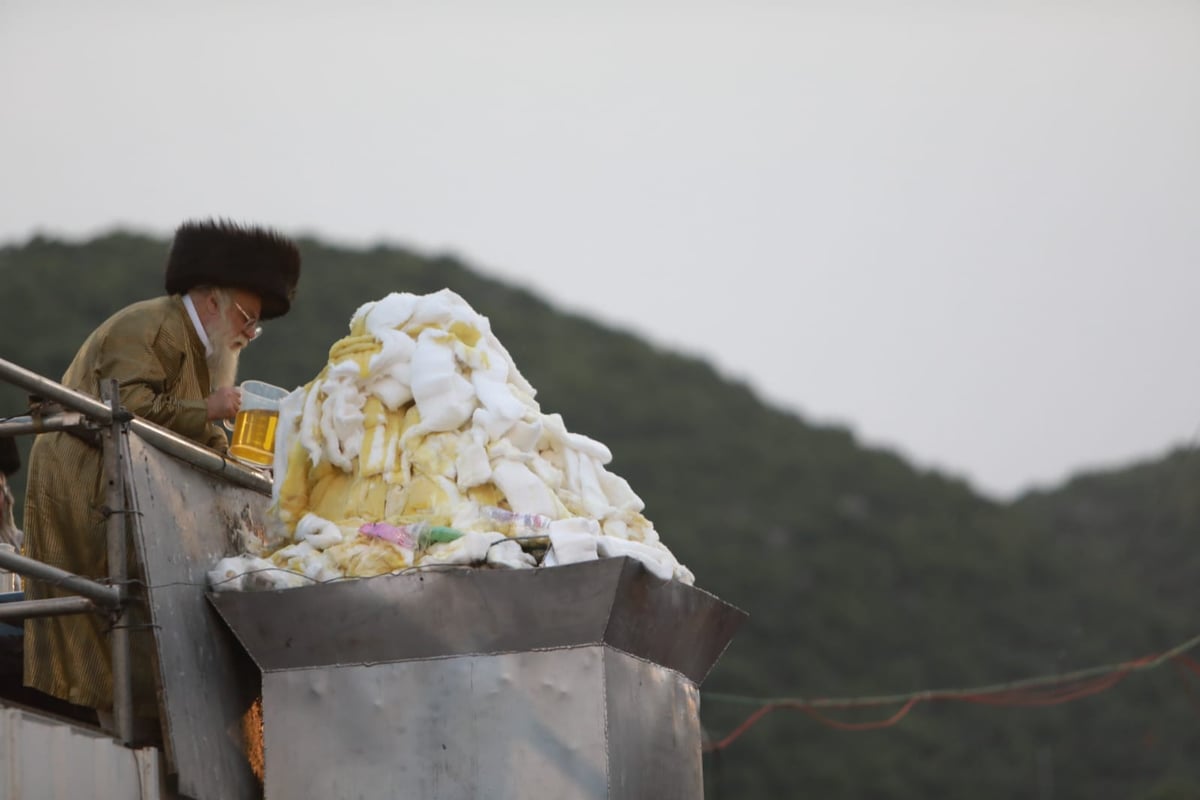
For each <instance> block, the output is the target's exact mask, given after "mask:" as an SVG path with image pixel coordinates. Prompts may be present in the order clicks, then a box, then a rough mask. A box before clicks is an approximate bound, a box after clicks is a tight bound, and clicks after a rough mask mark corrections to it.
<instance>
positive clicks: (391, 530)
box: [358, 522, 417, 550]
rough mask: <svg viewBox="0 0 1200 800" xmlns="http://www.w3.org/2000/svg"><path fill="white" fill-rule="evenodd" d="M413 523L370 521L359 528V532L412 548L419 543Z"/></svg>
mask: <svg viewBox="0 0 1200 800" xmlns="http://www.w3.org/2000/svg"><path fill="white" fill-rule="evenodd" d="M412 528H413V526H411V525H400V526H396V525H389V524H387V523H386V522H368V523H367V524H365V525H363V526H362V527H361V528H359V529H358V532H359V533H365V534H366V535H367V536H374V537H375V538H376V539H383V540H384V541H386V542H391V543H392V544H396V545H399V546H401V547H403V548H405V549H407V550H412V549H414V548H415V547H416V545H417V537H416V535H415V533H414V532H413V530H412Z"/></svg>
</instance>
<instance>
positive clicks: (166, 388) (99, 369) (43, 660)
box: [25, 295, 227, 716]
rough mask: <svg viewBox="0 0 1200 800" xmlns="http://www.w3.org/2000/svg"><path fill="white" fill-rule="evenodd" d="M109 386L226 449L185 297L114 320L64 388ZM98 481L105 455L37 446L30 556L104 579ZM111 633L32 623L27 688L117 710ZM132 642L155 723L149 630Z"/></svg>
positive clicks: (55, 622) (41, 591) (43, 439)
mask: <svg viewBox="0 0 1200 800" xmlns="http://www.w3.org/2000/svg"><path fill="white" fill-rule="evenodd" d="M113 378H115V379H116V380H117V381H118V382H119V386H120V394H121V404H122V405H123V406H124V407H125V408H126V409H128V410H129V411H132V412H133V413H134V414H137V415H138V416H139V417H143V418H145V419H147V420H149V421H151V422H154V423H157V424H159V425H162V426H164V427H167V428H170V429H171V430H173V431H175V432H176V433H178V434H180V435H182V436H186V437H187V438H189V439H192V440H194V441H196V442H198V443H200V444H203V445H206V446H208V447H212V448H216V449H219V450H225V449H226V447H227V439H226V437H225V433H224V432H223V431H222V430H221V428H219V427H217V426H216V425H214V424H212V423H210V422H208V420H207V419H206V417H207V414H206V410H205V397H207V396H208V394H209V393H210V391H211V388H210V386H209V375H208V364H207V362H206V361H205V356H204V344H203V342H201V340H200V337H199V335H198V334H197V333H196V329H195V327H194V326H193V325H192V322H191V319H190V318H189V316H188V313H187V309H186V308H185V307H184V305H183V300H182V298H180V297H179V296H177V295H176V296H171V297H159V298H156V299H154V300H145V301H142V302H140V303H135V304H133V305H131V306H128V307H126V308H124V309H122V310H121V311H118V312H117V313H116V314H115V315H113V316H112V317H110V318H109V319H108V320H107V321H106V322H104V324H102V325H101V326H100V327H99V328H97V329H96V330H95V331H94V332H93V333H92V335H91V336H89V337H88V339H87V341H85V342H84V343H83V346H82V347H81V348H80V350H79V352H78V353H77V354H76V356H75V359H74V361H72V362H71V366H70V367H68V368H67V372H66V374H65V375H64V376H63V379H62V383H63V384H64V385H66V386H68V387H70V388H72V389H76V390H78V391H81V392H84V393H86V394H89V395H92V396H93V397H97V398H98V397H100V386H101V384H102V383H103V382H106V381H108V380H111V379H113ZM102 473H103V470H102V458H101V451H100V450H99V448H96V447H94V446H92V445H91V444H88V443H87V442H85V441H83V440H82V439H78V438H75V437H74V436H72V435H70V434H67V433H44V434H41V435H39V436H38V437H37V439H36V440H35V441H34V444H33V449H32V450H31V451H30V455H29V475H28V480H27V484H26V493H25V554H26V555H27V556H29V557H31V558H36V559H37V560H39V561H43V562H45V563H47V564H52V565H54V566H56V567H59V568H61V569H65V570H67V571H69V572H73V573H76V574H78V575H84V576H87V577H90V578H93V579H100V580H103V579H106V578H107V577H108V544H107V521H106V519H105V517H104V515H103V513H102V511H101V509H102V508H103V506H104V505H105V486H104V483H105V482H104V476H103V474H102ZM161 534H162V535H170V534H171V531H162V532H161ZM131 552H132V551H131ZM132 574H133V573H131V576H132ZM25 587H26V588H25V592H26V595H27V596H28V597H29V599H34V600H36V599H42V598H48V597H70V596H71V595H70V594H69V593H67V592H62V591H60V590H57V589H55V588H53V587H51V586H49V585H47V584H45V583H43V582H41V581H36V580H28V581H27V582H26V584H25ZM134 610H135V613H134V614H133V615H132V616H133V617H134V619H135V620H136V621H137V622H140V623H141V624H142V625H143V626H144V624H145V622H147V620H146V615H145V613H144V612H141V613H136V612H137V607H136V606H135V609H134ZM109 625H110V622H109V620H108V619H107V618H106V617H103V616H101V615H98V614H75V615H71V616H63V617H45V618H40V619H29V620H26V621H25V684H26V685H27V686H32V687H34V688H35V689H38V690H40V691H43V692H46V693H48V694H52V695H54V696H56V697H60V698H62V699H63V700H67V701H68V702H71V703H76V704H78V705H84V706H90V707H91V708H96V709H105V710H107V709H111V708H112V665H111V652H112V651H111V644H110V638H109V635H108V629H109ZM131 643H132V648H133V659H134V702H135V706H136V707H135V714H137V715H138V716H156V715H157V708H156V706H157V703H156V698H155V693H154V686H155V683H154V680H153V677H152V675H153V672H152V671H151V669H150V667H151V665H152V662H151V660H150V659H151V658H152V653H153V643H152V640H151V638H150V633H149V630H148V628H145V627H138V626H136V625H135V626H134V627H133V628H132V629H131Z"/></svg>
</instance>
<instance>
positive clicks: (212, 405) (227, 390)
mask: <svg viewBox="0 0 1200 800" xmlns="http://www.w3.org/2000/svg"><path fill="white" fill-rule="evenodd" d="M204 404H205V406H206V407H207V409H208V419H209V421H212V420H218V419H233V418H234V417H236V416H237V412H238V409H239V408H241V407H242V390H241V389H239V388H237V387H236V386H222V387H221V388H220V389H217V390H216V391H215V392H213V393H212V394H210V395H209V396H208V397H207V398H206V399H205V400H204Z"/></svg>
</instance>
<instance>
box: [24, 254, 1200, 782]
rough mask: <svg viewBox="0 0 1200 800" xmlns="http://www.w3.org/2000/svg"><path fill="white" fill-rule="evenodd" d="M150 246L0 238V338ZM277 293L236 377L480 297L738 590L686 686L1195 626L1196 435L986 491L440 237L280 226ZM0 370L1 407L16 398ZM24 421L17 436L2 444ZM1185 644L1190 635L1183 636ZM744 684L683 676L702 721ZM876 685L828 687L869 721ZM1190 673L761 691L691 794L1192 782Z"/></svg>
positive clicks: (1046, 655) (273, 376)
mask: <svg viewBox="0 0 1200 800" xmlns="http://www.w3.org/2000/svg"><path fill="white" fill-rule="evenodd" d="M167 246H168V245H167V243H166V242H164V241H158V240H154V239H149V238H145V237H140V236H134V235H128V234H114V235H109V236H105V237H102V238H98V239H95V240H93V241H90V242H87V243H83V244H68V243H62V242H56V241H49V240H45V239H34V240H31V241H29V242H27V243H24V244H21V245H14V246H9V247H7V248H2V249H0V279H3V281H4V286H5V293H4V298H5V310H4V314H3V316H2V317H0V342H3V345H0V354H2V355H3V357H4V358H7V359H9V360H12V361H15V362H17V363H19V364H21V365H22V366H25V367H27V368H29V369H32V370H34V371H37V372H39V373H42V374H44V375H48V376H50V377H54V378H57V377H58V376H59V375H61V373H62V372H63V370H64V369H65V367H66V365H67V363H68V361H69V360H70V358H71V356H72V355H73V353H74V350H75V348H76V347H77V345H78V344H79V343H80V342H81V341H82V340H83V338H84V337H85V336H86V334H87V332H88V331H90V330H91V329H92V327H94V326H95V325H96V324H97V323H99V322H100V321H101V320H103V319H104V318H105V317H106V316H107V315H108V314H110V313H111V312H112V311H114V310H116V309H117V308H119V307H120V306H122V305H124V304H125V303H127V302H130V301H132V300H136V299H141V298H144V297H149V296H153V295H155V294H158V293H159V292H160V291H161V286H162V279H161V274H162V265H163V261H164V259H165V256H166V252H167ZM302 250H303V254H304V271H303V275H302V278H301V283H300V291H299V295H298V297H297V300H296V303H295V306H294V310H293V312H292V313H291V314H290V315H289V316H287V317H285V318H283V319H281V320H278V321H276V322H273V323H271V324H270V325H269V326H268V328H267V332H266V334H265V335H264V336H263V338H262V340H261V341H259V342H256V343H255V344H254V345H253V346H252V347H251V348H249V349H248V350H247V353H246V355H245V357H244V358H243V359H242V374H243V376H244V377H256V378H261V379H263V380H267V381H271V382H273V383H277V384H281V385H285V386H295V385H299V384H301V383H304V382H306V381H307V380H308V379H309V378H311V377H312V376H313V375H315V374H316V372H317V371H318V370H319V369H320V368H321V367H322V365H323V364H324V363H325V360H326V351H327V349H328V347H329V346H330V345H331V344H332V343H333V342H334V341H336V340H337V339H338V338H340V337H341V336H342V335H344V333H345V331H346V324H347V321H348V320H349V318H350V315H351V314H352V313H353V311H354V310H355V309H356V308H357V307H358V306H359V305H361V304H362V303H363V302H366V301H368V300H373V299H377V298H379V297H382V296H383V295H384V294H386V293H388V292H390V291H409V292H416V293H423V292H429V291H435V290H437V289H441V288H443V287H449V288H451V289H453V290H454V291H456V292H458V293H459V294H461V295H462V296H463V297H464V298H466V300H467V301H468V302H469V303H471V305H472V306H474V307H475V308H476V309H477V310H478V311H480V312H481V313H483V314H485V315H487V316H488V317H489V318H490V319H491V322H492V327H493V329H494V330H495V332H496V334H497V335H498V336H499V337H500V339H501V341H502V342H504V343H505V345H506V346H507V347H508V349H509V351H510V352H511V353H512V355H513V357H514V359H515V360H516V362H517V364H518V366H519V367H520V368H521V371H522V372H523V373H524V374H525V376H526V377H527V378H529V380H530V382H531V383H532V384H533V385H534V386H536V387H537V388H538V400H539V402H540V403H541V406H542V409H543V410H544V411H546V412H560V413H562V415H563V417H564V419H565V420H566V423H567V426H568V427H569V428H570V429H571V430H574V431H579V432H581V433H586V434H588V435H589V436H592V437H594V438H596V439H599V440H600V441H602V442H604V443H606V444H607V445H609V447H610V448H611V449H612V451H613V453H614V462H613V464H612V465H611V469H612V470H613V471H614V472H616V473H617V474H620V475H622V476H624V477H626V478H627V479H628V480H629V482H630V484H631V485H632V486H633V487H634V489H635V490H636V491H637V492H638V493H639V494H640V495H641V496H642V497H643V499H645V501H646V504H647V508H646V514H647V516H648V517H649V518H650V519H652V520H654V522H655V524H656V527H657V528H658V530H659V532H660V533H661V534H662V537H663V540H664V541H665V542H666V543H667V545H668V546H669V547H670V548H671V549H672V551H673V552H674V553H675V554H676V555H677V556H678V557H679V559H680V560H681V561H682V562H684V563H686V564H688V565H689V566H690V567H691V568H692V569H693V571H694V572H695V574H696V578H697V585H698V586H700V587H702V588H705V589H707V590H709V591H712V592H713V593H715V594H717V595H718V596H720V597H722V598H723V599H725V600H727V601H729V602H731V603H734V604H735V605H738V606H740V607H742V608H744V609H746V610H747V611H749V612H750V614H751V617H750V620H749V622H748V623H747V625H746V626H745V628H744V629H743V630H742V632H741V633H740V634H739V636H738V637H737V638H736V639H735V640H734V643H733V645H732V646H731V647H730V649H729V650H728V651H727V652H726V654H725V656H724V658H723V659H722V661H721V662H720V663H719V664H718V666H717V668H716V670H714V672H713V674H712V675H711V676H710V678H709V680H708V681H707V682H706V683H705V685H704V687H703V690H704V692H705V693H720V694H723V695H727V694H732V695H740V696H748V697H780V696H791V697H801V696H802V697H806V698H817V697H849V696H859V695H877V694H891V693H903V692H909V691H914V690H919V689H933V688H955V687H972V686H979V685H985V684H992V683H998V682H1004V681H1010V680H1015V679H1019V678H1025V677H1029V676H1035V675H1044V674H1049V673H1057V672H1062V671H1069V670H1075V669H1079V668H1084V667H1091V666H1094V665H1098V664H1108V663H1113V662H1120V661H1124V660H1126V659H1130V658H1133V657H1137V656H1142V655H1145V654H1148V653H1153V652H1158V651H1162V650H1165V649H1166V648H1168V647H1170V646H1172V645H1175V644H1177V643H1179V642H1181V641H1184V640H1186V639H1188V638H1190V637H1191V636H1193V635H1195V634H1197V633H1200V619H1198V618H1196V617H1195V615H1193V614H1192V613H1191V609H1192V607H1193V606H1195V605H1197V600H1198V599H1200V597H1198V595H1200V588H1198V584H1197V576H1198V574H1200V573H1198V571H1197V567H1200V563H1198V561H1200V556H1197V553H1196V550H1195V548H1194V542H1195V539H1196V534H1197V532H1198V531H1200V456H1197V455H1196V454H1195V453H1194V452H1193V451H1191V450H1188V451H1179V452H1176V453H1173V454H1170V455H1169V456H1167V457H1165V458H1163V459H1162V460H1160V461H1155V462H1152V463H1147V464H1143V465H1139V466H1135V467H1132V468H1130V469H1128V470H1123V471H1119V472H1113V473H1109V474H1104V475H1091V476H1085V477H1081V478H1079V479H1077V480H1074V481H1072V482H1070V483H1068V484H1067V485H1066V486H1064V487H1062V488H1060V489H1058V490H1055V491H1052V492H1045V493H1039V494H1036V495H1030V496H1028V497H1025V498H1022V499H1021V500H1020V501H1018V502H1016V503H1013V504H1012V505H1007V506H1005V505H997V504H995V503H992V502H989V501H988V500H986V499H984V498H983V497H981V496H980V495H978V494H976V493H975V492H973V491H972V489H971V487H970V486H968V485H967V484H966V483H964V482H963V481H961V480H958V479H956V478H954V477H952V476H947V475H943V474H938V473H933V472H926V471H921V470H919V469H916V468H914V467H913V466H912V465H910V464H908V463H907V462H905V461H904V460H903V459H902V458H900V457H899V456H897V455H896V454H894V453H891V452H887V451H883V450H879V449H873V448H868V447H865V446H863V445H862V444H861V443H859V442H857V441H856V439H855V437H854V435H853V434H852V433H851V432H850V431H848V430H845V429H841V428H832V427H822V426H816V425H812V424H809V423H807V422H806V421H805V420H804V419H802V418H800V417H798V416H797V415H795V414H792V413H788V412H785V411H781V410H779V409H776V408H772V407H770V406H768V405H766V404H764V403H763V402H762V401H761V400H759V399H758V397H756V395H755V394H754V392H753V391H752V390H751V389H750V388H748V387H746V386H744V385H739V384H734V383H730V382H729V381H727V380H725V379H724V378H722V377H721V376H720V375H718V374H717V373H716V372H715V371H714V370H713V369H712V368H711V367H710V366H709V365H708V364H706V363H704V362H703V361H699V360H696V359H694V358H687V357H683V356H680V355H678V354H675V353H671V352H665V351H663V350H660V349H656V348H655V347H652V346H651V345H649V344H647V343H646V342H644V341H642V340H640V339H638V338H636V337H633V336H630V335H628V334H625V333H622V332H620V331H614V330H612V329H609V328H606V327H604V326H602V325H599V324H597V323H595V322H593V321H590V320H588V319H585V318H582V317H579V316H572V315H568V314H563V313H560V312H558V311H556V310H555V309H554V308H553V307H551V306H550V305H548V304H547V303H545V302H544V301H542V300H541V299H539V298H538V297H537V296H535V295H533V294H531V293H529V292H527V291H524V290H522V289H520V288H515V287H513V286H509V285H505V284H502V283H500V282H497V281H494V280H490V279H488V278H486V277H484V276H482V275H481V274H480V273H478V272H476V271H473V270H472V269H470V268H469V267H468V266H466V265H464V264H462V263H459V262H458V261H456V260H454V259H451V258H431V257H425V256H421V255H418V254H414V253H411V252H406V251H403V250H399V249H394V248H387V247H378V248H374V249H368V250H349V249H338V248H334V247H330V246H327V245H324V244H322V243H320V242H318V241H311V240H306V241H304V242H302ZM22 408H23V401H22V398H21V395H20V393H19V392H15V391H13V390H11V389H7V388H5V389H4V390H3V391H0V413H7V414H17V413H21V411H22ZM27 447H28V442H25V449H26V450H27ZM1198 656H1200V654H1198ZM755 707H756V706H755V704H753V703H752V702H750V701H746V703H745V704H739V703H737V702H731V701H729V700H728V699H727V698H716V697H707V698H706V699H705V700H704V706H703V714H704V723H705V726H706V729H707V730H708V731H709V733H710V735H711V736H712V737H713V738H714V739H719V738H721V737H722V736H724V735H725V734H726V733H727V732H729V731H730V730H731V729H733V728H734V727H735V726H736V725H737V724H738V723H739V722H740V721H741V720H742V719H743V718H744V717H745V716H747V715H748V714H749V713H750V712H751V711H753V710H754V708H755ZM895 710H896V709H895V707H888V708H877V709H872V710H870V711H869V712H866V711H864V712H855V713H851V712H848V711H842V712H829V715H830V716H837V717H839V718H841V719H853V720H864V719H881V718H884V717H887V716H889V715H891V714H892V713H893V712H894V711H895ZM1198 715H1200V675H1196V674H1190V673H1185V672H1183V671H1181V670H1178V669H1176V668H1175V667H1173V666H1171V665H1166V666H1164V667H1162V668H1159V669H1155V670H1151V671H1147V672H1145V673H1140V674H1136V675H1133V676H1131V677H1129V678H1128V679H1127V680H1125V681H1124V682H1122V683H1120V684H1119V685H1117V686H1115V687H1114V688H1112V689H1110V690H1108V691H1106V692H1102V693H1099V694H1097V695H1095V696H1093V697H1089V698H1086V699H1083V700H1080V701H1078V702H1074V703H1071V704H1067V705H1061V706H1055V707H1050V708H1032V709H1026V708H1007V707H1001V708H995V707H986V706H979V705H968V704H961V703H949V702H940V703H930V704H922V705H919V706H917V707H916V708H915V709H914V710H913V711H912V713H911V714H910V715H909V716H908V717H907V718H906V719H904V720H903V721H902V722H901V723H899V724H898V725H896V726H894V727H891V728H888V729H884V730H877V731H869V732H847V731H840V730H834V729H831V728H829V727H825V726H823V725H821V724H820V723H818V722H817V721H815V720H813V719H811V718H809V717H808V716H805V715H803V714H799V713H795V712H789V711H778V712H775V713H774V714H771V715H769V716H767V717H766V718H765V719H763V721H762V722H761V723H760V724H758V725H757V726H756V727H754V728H753V729H752V730H750V731H749V732H748V733H746V734H745V735H744V736H743V737H741V738H740V739H738V740H737V741H736V742H734V743H733V744H731V745H730V746H729V747H728V748H727V749H725V750H724V751H722V752H721V753H720V755H719V756H709V757H707V758H706V783H707V785H708V789H709V792H708V793H709V796H710V797H720V798H724V799H725V800H728V799H729V798H746V799H748V800H749V799H752V798H781V797H787V798H791V797H813V798H922V799H924V798H1021V797H1030V798H1053V799H1054V800H1062V799H1063V798H1088V799H1089V800H1090V799H1092V798H1158V800H1166V798H1182V797H1200V758H1198V755H1200V724H1198V723H1200V716H1198Z"/></svg>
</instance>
